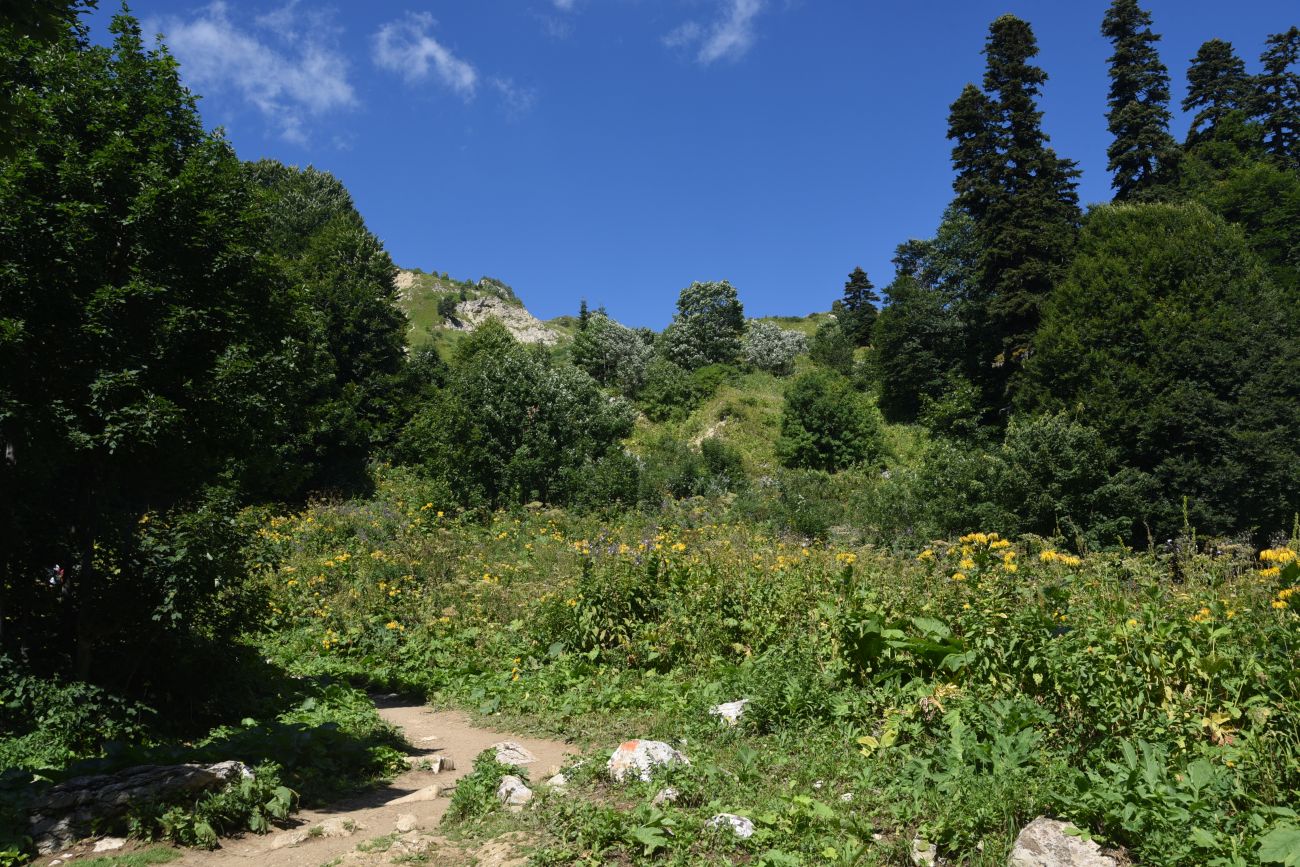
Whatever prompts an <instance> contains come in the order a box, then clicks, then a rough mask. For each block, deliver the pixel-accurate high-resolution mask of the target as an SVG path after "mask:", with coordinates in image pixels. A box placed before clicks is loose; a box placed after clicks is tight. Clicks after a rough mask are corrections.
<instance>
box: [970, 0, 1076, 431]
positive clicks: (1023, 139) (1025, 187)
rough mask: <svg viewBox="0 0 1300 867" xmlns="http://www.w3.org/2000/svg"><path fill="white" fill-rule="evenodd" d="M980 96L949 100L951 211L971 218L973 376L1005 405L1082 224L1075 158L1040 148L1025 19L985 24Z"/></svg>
mask: <svg viewBox="0 0 1300 867" xmlns="http://www.w3.org/2000/svg"><path fill="white" fill-rule="evenodd" d="M984 54H985V56H986V58H987V67H986V71H985V75H984V87H983V92H982V93H981V92H980V90H979V89H977V88H975V86H974V85H967V86H966V88H965V90H963V91H962V94H961V96H959V97H958V98H957V101H956V102H955V103H953V105H952V110H951V114H950V115H949V131H948V137H949V138H951V139H953V140H954V141H955V142H956V144H955V146H954V147H953V165H954V168H955V169H956V172H957V176H956V178H955V180H954V181H953V189H954V190H955V191H956V193H957V201H956V204H957V206H958V207H959V208H961V209H962V210H964V211H965V212H966V213H968V214H969V215H970V216H971V217H972V218H973V219H974V221H975V233H976V235H977V237H978V241H979V244H978V247H979V251H980V252H979V262H978V263H977V271H978V273H979V278H978V285H977V287H975V292H974V293H973V296H972V297H971V298H970V299H969V301H970V302H971V303H970V304H969V305H968V307H969V313H968V316H969V319H970V323H969V325H970V338H971V339H970V341H969V347H968V349H969V353H970V355H969V358H968V361H967V363H968V366H969V368H970V376H971V378H972V379H973V380H975V381H976V382H977V383H979V384H980V385H981V387H982V388H983V390H984V394H985V398H986V400H987V401H988V402H989V404H990V405H991V406H993V407H1000V406H1004V405H1005V401H1006V389H1007V387H1008V383H1009V380H1010V377H1011V374H1012V372H1013V371H1014V370H1015V369H1016V367H1017V366H1018V365H1019V363H1020V362H1021V361H1022V360H1023V359H1024V357H1025V355H1026V353H1027V351H1028V348H1029V341H1030V338H1031V337H1032V335H1033V333H1034V330H1035V329H1036V328H1037V326H1038V320H1039V309H1040V306H1041V304H1042V301H1043V299H1044V298H1045V297H1046V296H1047V294H1048V293H1049V292H1050V291H1051V289H1052V286H1053V283H1054V282H1055V281H1056V279H1057V277H1058V276H1059V275H1060V273H1061V271H1062V269H1063V268H1064V267H1065V266H1066V265H1067V264H1068V263H1069V257H1070V250H1071V247H1072V245H1073V240H1074V235H1075V231H1076V229H1077V227H1078V221H1079V205H1078V195H1077V193H1076V192H1075V178H1077V177H1078V175H1079V172H1078V169H1077V168H1075V164H1074V162H1073V161H1072V160H1066V159H1062V158H1060V157H1058V156H1057V155H1056V152H1055V151H1053V150H1052V149H1051V148H1050V147H1048V146H1047V141H1048V137H1047V134H1046V133H1044V132H1043V129H1042V112H1040V111H1039V110H1038V96H1039V93H1040V91H1041V88H1042V85H1043V83H1044V82H1046V80H1047V74H1046V73H1045V72H1044V71H1043V70H1042V69H1041V68H1039V67H1037V66H1035V65H1033V64H1032V63H1031V62H1030V61H1031V60H1032V59H1033V58H1034V57H1035V56H1036V55H1037V54H1038V44H1037V41H1036V40H1035V38H1034V32H1033V30H1032V29H1031V28H1030V26H1029V24H1028V22H1026V21H1023V20H1021V19H1020V18H1017V17H1015V16H1014V15H1003V16H1002V17H1000V18H998V19H997V20H996V21H994V22H993V23H992V25H990V27H989V36H988V39H987V42H986V44H985V48H984Z"/></svg>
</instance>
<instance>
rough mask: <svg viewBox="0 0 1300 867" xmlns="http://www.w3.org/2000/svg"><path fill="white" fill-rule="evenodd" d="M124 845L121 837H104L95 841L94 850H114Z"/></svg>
mask: <svg viewBox="0 0 1300 867" xmlns="http://www.w3.org/2000/svg"><path fill="white" fill-rule="evenodd" d="M125 845H126V840H125V839H124V838H122V837H104V838H102V839H99V840H96V841H95V851H96V852H115V851H117V850H118V849H121V848H122V847H123V846H125Z"/></svg>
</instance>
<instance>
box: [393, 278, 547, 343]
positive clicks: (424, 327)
mask: <svg viewBox="0 0 1300 867" xmlns="http://www.w3.org/2000/svg"><path fill="white" fill-rule="evenodd" d="M395 283H396V284H397V289H398V292H399V293H400V294H399V296H398V304H399V306H400V307H401V308H402V311H403V312H404V313H406V316H407V318H408V319H409V320H410V323H411V324H410V330H409V332H408V333H407V342H408V343H409V344H410V345H411V346H412V347H416V346H422V345H424V344H426V343H428V342H430V341H432V342H433V343H434V345H435V346H438V347H439V349H440V350H445V349H449V348H450V347H452V346H454V345H455V343H456V341H457V340H459V338H460V335H462V334H464V333H467V332H470V331H473V330H474V329H475V328H477V327H478V326H479V325H482V324H483V323H484V322H486V321H487V320H488V319H494V318H495V319H499V320H500V321H501V323H502V324H503V325H505V326H506V328H508V329H509V330H510V333H511V334H513V335H514V336H515V339H517V340H520V341H522V342H524V343H540V344H542V345H543V346H553V345H555V344H556V343H557V342H558V341H559V338H560V336H559V334H558V333H557V332H556V331H555V330H554V329H551V328H549V327H548V326H547V325H545V324H544V323H543V322H542V321H541V320H539V319H538V318H537V317H535V316H533V315H532V314H531V313H529V312H528V310H527V308H525V307H524V305H523V302H522V301H520V300H519V297H518V296H517V295H515V291H514V290H513V289H512V288H510V286H508V285H507V284H505V283H503V282H501V281H500V280H495V279H493V278H491V277H482V278H480V279H479V280H478V282H473V281H470V280H457V279H455V278H453V277H449V276H448V275H447V273H446V272H443V273H442V274H433V273H428V272H425V271H422V270H420V269H418V268H415V269H410V270H408V269H400V270H399V271H398V272H397V278H396V280H395Z"/></svg>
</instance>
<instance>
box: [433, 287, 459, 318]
mask: <svg viewBox="0 0 1300 867" xmlns="http://www.w3.org/2000/svg"><path fill="white" fill-rule="evenodd" d="M457 303H458V299H457V297H456V296H455V295H452V294H451V293H448V294H446V295H443V296H441V297H440V298H439V299H438V315H439V316H440V317H442V321H443V322H450V321H452V320H453V319H455V318H456V307H457Z"/></svg>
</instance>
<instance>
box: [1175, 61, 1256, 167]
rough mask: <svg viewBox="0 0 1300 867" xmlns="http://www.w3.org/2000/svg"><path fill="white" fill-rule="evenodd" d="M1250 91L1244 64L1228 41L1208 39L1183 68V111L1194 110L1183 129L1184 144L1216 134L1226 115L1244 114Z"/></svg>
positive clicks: (1251, 85) (1250, 96)
mask: <svg viewBox="0 0 1300 867" xmlns="http://www.w3.org/2000/svg"><path fill="white" fill-rule="evenodd" d="M1254 92H1255V90H1254V83H1253V82H1252V81H1251V78H1250V76H1249V75H1247V74H1246V64H1245V63H1244V62H1243V61H1242V59H1241V58H1240V57H1238V56H1237V53H1236V52H1235V51H1234V50H1233V48H1232V43H1231V42H1225V41H1223V40H1222V39H1211V40H1209V41H1208V42H1205V43H1204V44H1203V45H1201V47H1200V48H1199V49H1198V50H1197V52H1196V56H1195V57H1194V58H1192V63H1191V66H1189V67H1188V68H1187V96H1185V97H1184V98H1183V111H1193V110H1195V111H1196V114H1195V115H1194V116H1193V117H1192V123H1191V127H1190V129H1189V130H1188V132H1187V142H1188V144H1192V143H1193V142H1197V141H1202V140H1205V139H1211V138H1215V137H1217V135H1218V133H1219V131H1220V127H1221V125H1222V124H1223V123H1224V121H1225V120H1226V119H1227V118H1228V116H1229V115H1231V114H1233V113H1240V114H1248V113H1249V112H1250V110H1251V109H1252V107H1253V105H1252V104H1253V101H1254Z"/></svg>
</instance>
